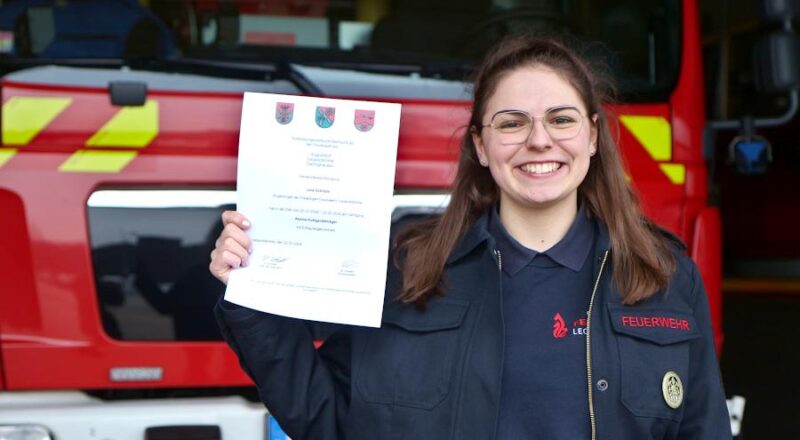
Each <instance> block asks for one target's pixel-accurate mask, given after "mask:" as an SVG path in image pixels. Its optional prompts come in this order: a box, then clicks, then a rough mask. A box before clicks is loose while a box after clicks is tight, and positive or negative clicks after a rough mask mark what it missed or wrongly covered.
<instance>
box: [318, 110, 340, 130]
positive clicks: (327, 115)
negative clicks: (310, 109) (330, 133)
mask: <svg viewBox="0 0 800 440" xmlns="http://www.w3.org/2000/svg"><path fill="white" fill-rule="evenodd" d="M335 119H336V109H335V108H334V107H317V116H316V120H317V125H319V126H320V127H322V128H330V126H331V125H333V121H334V120H335Z"/></svg>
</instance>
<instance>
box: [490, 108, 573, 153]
mask: <svg viewBox="0 0 800 440" xmlns="http://www.w3.org/2000/svg"><path fill="white" fill-rule="evenodd" d="M583 119H584V116H583V115H582V114H581V112H579V111H578V109H576V108H575V107H557V108H553V109H550V110H548V111H547V113H545V114H544V116H531V115H529V114H528V113H527V112H524V111H522V110H501V111H499V112H497V113H495V114H494V116H492V121H491V123H489V124H484V125H481V127H492V129H494V130H495V131H496V132H497V134H498V135H499V138H500V143H501V144H503V145H512V144H521V143H524V142H526V141H527V140H528V137H529V136H530V135H531V132H532V131H533V125H534V124H533V123H534V121H536V120H541V121H542V125H543V126H544V129H545V131H546V132H547V134H548V135H549V136H550V138H551V139H553V140H556V141H566V140H569V139H572V138H574V137H575V136H577V135H578V133H580V132H581V127H582V126H583Z"/></svg>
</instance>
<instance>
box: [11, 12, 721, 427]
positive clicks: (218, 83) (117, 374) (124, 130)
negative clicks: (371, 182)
mask: <svg viewBox="0 0 800 440" xmlns="http://www.w3.org/2000/svg"><path fill="white" fill-rule="evenodd" d="M698 21H699V20H698V16H697V6H696V4H695V2H694V1H692V0H654V1H650V2H640V1H638V0H614V1H612V0H603V1H598V0H574V1H566V0H564V1H558V0H553V1H544V0H543V1H522V0H519V1H517V0H496V1H493V2H492V1H476V2H460V1H452V0H426V1H421V0H403V1H391V2H390V1H386V0H384V1H376V2H371V1H365V0H342V1H337V2H333V1H328V0H307V1H299V0H282V1H262V0H247V1H223V0H219V1H215V0H207V1H180V0H173V1H164V0H162V1H158V0H150V1H146V2H141V4H140V3H138V2H136V1H124V0H114V1H111V0H106V1H102V2H99V1H98V2H92V1H87V0H84V1H69V0H64V1H58V2H55V1H44V0H40V1H33V0H32V1H17V2H13V1H11V2H3V5H2V6H0V64H1V65H0V69H2V72H3V75H4V76H3V78H2V82H1V83H0V87H2V89H1V90H0V93H2V127H1V128H2V145H0V210H1V211H2V212H3V214H4V215H3V216H2V217H0V230H2V231H3V234H2V236H0V437H2V436H3V435H6V437H3V438H14V439H16V438H19V439H22V438H25V439H48V438H98V439H134V438H159V439H167V438H188V437H186V436H188V434H187V433H188V432H190V431H191V430H192V429H195V430H198V432H206V433H208V434H207V435H208V437H202V438H223V437H224V438H237V439H238V438H265V436H266V435H267V424H266V423H265V412H264V409H263V407H262V406H261V405H260V404H259V403H254V402H253V401H252V400H250V399H249V397H252V395H253V393H252V392H251V389H250V388H249V387H250V385H251V382H250V381H249V380H248V378H247V376H246V375H245V374H244V373H243V372H242V371H241V369H240V368H239V366H238V364H237V362H236V359H235V357H234V355H233V353H232V352H231V351H230V350H229V349H228V348H227V347H226V345H225V344H224V343H222V342H221V338H220V335H219V333H218V331H217V329H216V324H215V323H214V320H213V317H212V314H211V306H212V304H213V303H214V302H215V301H216V298H217V297H218V296H219V295H220V294H221V293H222V292H223V286H221V285H220V284H218V283H217V282H216V281H215V280H213V279H212V278H211V277H210V275H209V274H208V271H207V265H208V255H209V251H210V249H211V248H212V246H213V238H214V237H216V236H217V234H218V232H219V229H218V228H219V227H220V226H219V214H220V212H221V211H222V210H224V209H230V207H232V206H234V205H235V191H234V188H235V177H236V155H237V142H238V129H239V119H240V115H241V103H242V93H243V92H244V91H255V92H275V93H289V94H306V95H313V96H328V97H335V98H354V99H367V100H380V101H390V102H398V103H401V104H402V106H403V107H402V124H401V128H400V138H399V151H398V161H397V170H396V183H395V185H396V194H397V196H396V209H395V213H394V216H393V220H394V221H395V222H396V223H397V224H400V223H402V222H405V221H408V220H410V219H413V218H418V217H420V216H426V215H431V214H435V213H436V212H437V211H438V210H439V209H441V207H442V206H443V203H446V192H447V188H448V185H449V184H450V183H451V181H452V179H453V177H454V167H455V162H456V155H457V150H458V148H457V144H458V138H459V135H460V133H462V131H461V130H463V129H464V126H465V124H466V121H467V116H468V109H469V82H468V81H466V80H465V78H468V75H469V73H470V69H471V66H472V65H474V62H475V60H477V59H478V58H479V57H480V56H481V55H482V54H483V53H484V51H485V50H486V48H487V47H488V46H489V45H491V44H492V43H493V42H494V41H496V40H497V39H498V38H500V37H501V36H503V35H506V34H508V33H513V32H535V33H546V34H552V33H560V34H567V35H570V36H574V37H577V38H579V39H580V40H583V41H597V42H599V43H591V44H585V45H584V46H582V47H583V50H584V51H585V53H586V54H587V56H589V57H590V58H594V59H598V60H603V61H604V65H605V66H606V68H607V70H608V71H609V72H610V73H612V74H614V76H615V77H616V78H617V81H618V83H619V88H620V97H621V100H620V104H618V105H615V106H614V107H613V108H611V109H610V110H611V111H612V113H613V114H614V115H616V122H615V124H616V127H615V130H616V132H617V135H618V139H619V144H620V146H621V148H622V150H623V153H624V157H625V159H626V164H627V169H628V173H629V177H630V179H631V180H632V182H633V184H634V185H635V187H636V189H637V190H638V192H639V194H640V196H641V199H642V203H643V206H644V210H645V212H646V213H647V214H648V215H649V216H650V217H652V218H653V219H654V220H655V221H656V222H657V223H658V224H660V225H662V226H664V227H666V228H668V229H669V230H671V231H673V232H675V233H676V234H677V235H678V236H679V237H681V238H682V239H683V240H684V241H685V242H686V243H687V245H688V252H689V254H690V255H691V256H692V258H694V260H695V261H696V262H697V263H698V265H699V267H700V269H701V272H702V276H703V279H704V281H705V285H706V290H707V292H708V296H709V302H710V305H711V312H712V318H713V323H714V331H715V337H716V343H717V347H718V349H719V348H720V347H721V344H722V342H723V335H722V332H721V328H722V327H721V316H720V311H721V299H720V284H721V282H720V280H721V267H720V254H721V244H720V219H719V214H718V210H717V209H716V208H715V207H713V206H709V203H708V196H707V193H708V184H707V169H706V164H705V161H704V157H703V152H702V146H703V130H704V127H705V125H706V120H705V112H704V102H703V96H704V93H703V86H702V84H703V72H702V61H701V53H700V42H699V38H700V37H699V29H698ZM275 159H276V160H280V158H275ZM15 435H16V436H15ZM25 435H28V436H27V437H26V436H25ZM196 438H200V437H196Z"/></svg>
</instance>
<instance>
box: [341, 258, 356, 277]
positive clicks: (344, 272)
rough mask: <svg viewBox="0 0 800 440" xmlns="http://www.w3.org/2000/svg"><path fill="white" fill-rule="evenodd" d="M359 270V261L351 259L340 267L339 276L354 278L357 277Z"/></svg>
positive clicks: (343, 262)
mask: <svg viewBox="0 0 800 440" xmlns="http://www.w3.org/2000/svg"><path fill="white" fill-rule="evenodd" d="M357 270H358V261H356V260H353V259H349V260H344V261H342V264H341V265H340V266H339V275H341V276H344V277H354V276H356V271H357Z"/></svg>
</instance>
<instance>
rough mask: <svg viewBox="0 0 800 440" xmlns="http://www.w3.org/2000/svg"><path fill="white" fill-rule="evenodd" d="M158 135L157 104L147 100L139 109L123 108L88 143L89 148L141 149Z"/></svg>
mask: <svg viewBox="0 0 800 440" xmlns="http://www.w3.org/2000/svg"><path fill="white" fill-rule="evenodd" d="M156 135H158V102H156V101H152V100H148V101H147V102H146V103H145V104H144V105H143V106H141V107H124V108H123V109H122V110H120V111H118V112H117V113H116V114H115V115H114V116H113V117H112V118H111V119H109V120H108V122H106V123H105V125H103V127H102V128H100V130H98V131H97V133H95V134H94V135H93V136H92V137H91V138H89V140H88V141H86V145H87V146H89V147H134V148H143V147H146V146H147V145H149V144H150V142H152V141H153V139H154V138H155V137H156Z"/></svg>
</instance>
